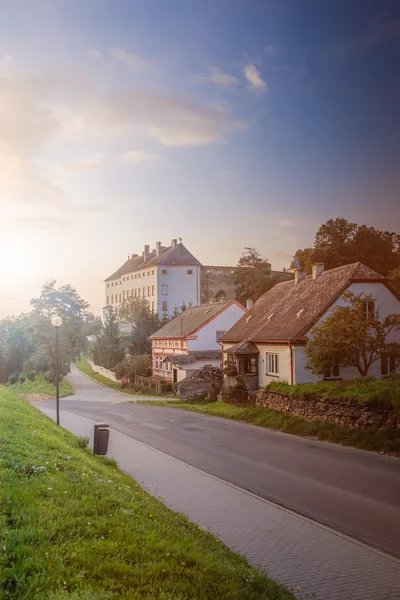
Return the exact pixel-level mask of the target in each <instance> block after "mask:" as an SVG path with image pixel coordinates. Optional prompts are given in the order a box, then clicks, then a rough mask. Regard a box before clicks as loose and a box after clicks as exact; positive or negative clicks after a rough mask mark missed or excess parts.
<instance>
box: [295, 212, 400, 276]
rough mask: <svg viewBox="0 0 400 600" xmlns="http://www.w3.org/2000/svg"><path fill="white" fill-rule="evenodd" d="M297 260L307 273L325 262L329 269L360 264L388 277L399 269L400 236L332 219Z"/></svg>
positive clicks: (299, 252)
mask: <svg viewBox="0 0 400 600" xmlns="http://www.w3.org/2000/svg"><path fill="white" fill-rule="evenodd" d="M295 256H296V257H297V258H298V260H299V262H300V265H301V266H302V267H303V268H306V269H307V271H308V272H311V265H312V263H313V262H323V263H324V264H325V268H326V269H333V268H334V267H340V266H341V265H346V264H350V263H354V262H358V261H359V262H362V263H364V264H365V265H367V266H369V267H371V269H374V270H375V271H377V272H378V273H380V274H381V275H388V273H390V272H391V271H392V270H395V269H396V268H398V267H400V236H399V235H398V234H397V233H394V232H390V231H379V230H378V229H375V228H374V227H367V226H366V225H357V224H356V223H349V222H348V221H346V219H343V218H338V219H329V220H328V221H327V222H326V223H324V224H323V225H321V226H320V228H319V229H318V231H317V233H316V235H315V242H314V246H313V247H312V248H304V249H303V250H298V251H297V252H296V255H295ZM292 266H293V265H292Z"/></svg>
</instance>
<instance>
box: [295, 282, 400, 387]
mask: <svg viewBox="0 0 400 600" xmlns="http://www.w3.org/2000/svg"><path fill="white" fill-rule="evenodd" d="M342 298H343V300H344V301H345V302H346V304H345V305H343V306H336V307H335V308H334V309H333V310H332V312H331V313H330V314H329V315H328V316H327V317H326V318H325V319H324V320H323V321H322V322H321V323H319V324H317V325H315V326H314V327H313V329H312V330H311V332H310V339H309V340H308V342H307V345H306V348H305V352H306V356H307V361H308V364H307V368H309V369H310V370H311V371H313V372H314V373H316V374H317V375H324V374H326V373H329V372H330V371H331V369H332V367H333V365H338V367H339V368H346V367H355V368H356V369H357V370H358V372H359V373H360V375H361V376H362V377H365V376H366V375H368V371H369V369H370V367H371V365H372V364H373V363H374V362H375V361H377V360H378V359H380V357H381V355H382V354H386V353H388V354H389V353H392V352H397V351H398V345H396V344H393V343H389V342H388V341H387V337H388V335H389V334H390V332H392V331H394V330H399V329H400V315H398V314H393V315H389V316H387V317H386V318H385V319H384V320H383V321H381V320H380V319H379V315H378V314H376V311H374V309H373V301H372V300H371V297H370V296H368V295H363V294H360V295H355V294H353V293H351V292H345V293H344V294H343V296H342Z"/></svg>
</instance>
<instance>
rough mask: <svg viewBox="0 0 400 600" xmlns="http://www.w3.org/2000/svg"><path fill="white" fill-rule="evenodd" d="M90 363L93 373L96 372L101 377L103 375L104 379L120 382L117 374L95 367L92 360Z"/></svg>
mask: <svg viewBox="0 0 400 600" xmlns="http://www.w3.org/2000/svg"><path fill="white" fill-rule="evenodd" d="M88 363H89V364H90V366H91V367H92V369H93V371H95V372H96V373H100V375H103V376H104V377H107V378H108V379H111V381H119V380H118V379H117V378H116V377H115V373H113V372H112V371H109V370H108V369H105V368H104V367H100V366H99V365H95V364H94V363H93V362H92V361H91V360H88Z"/></svg>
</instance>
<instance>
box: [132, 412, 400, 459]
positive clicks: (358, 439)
mask: <svg viewBox="0 0 400 600" xmlns="http://www.w3.org/2000/svg"><path fill="white" fill-rule="evenodd" d="M143 404H151V405H152V406H154V405H156V406H165V403H161V402H151V403H150V402H146V401H143ZM170 406H171V407H172V408H180V409H183V410H191V411H194V412H198V413H202V414H205V415H211V416H215V417H224V418H225V419H231V420H233V421H244V422H246V423H252V424H253V425H258V426H260V427H269V428H270V429H277V430H279V431H283V432H284V433H291V434H294V435H301V436H310V437H316V438H318V439H319V440H321V441H326V442H334V443H336V444H342V445H343V446H353V447H354V448H360V449H362V450H375V451H377V452H388V453H390V454H395V455H398V456H400V436H399V434H398V432H397V431H395V430H391V429H390V430H379V431H366V430H363V429H347V428H346V427H341V426H340V425H335V424H334V423H324V422H323V421H305V420H303V419H299V418H297V417H293V416H291V415H288V414H285V413H282V412H278V411H275V410H270V409H269V408H264V407H263V406H256V407H254V406H247V405H237V404H236V405H234V404H227V403H225V402H209V403H207V404H201V403H190V402H168V407H170Z"/></svg>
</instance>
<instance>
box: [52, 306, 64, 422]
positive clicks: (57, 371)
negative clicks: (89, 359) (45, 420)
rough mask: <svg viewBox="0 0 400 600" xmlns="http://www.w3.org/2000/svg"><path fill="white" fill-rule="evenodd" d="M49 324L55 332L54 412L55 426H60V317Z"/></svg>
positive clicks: (54, 318)
mask: <svg viewBox="0 0 400 600" xmlns="http://www.w3.org/2000/svg"><path fill="white" fill-rule="evenodd" d="M51 324H52V325H53V327H54V328H55V330H56V410H57V425H59V424H60V362H59V358H58V328H59V327H60V326H61V325H62V319H61V317H57V316H55V317H52V319H51Z"/></svg>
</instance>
